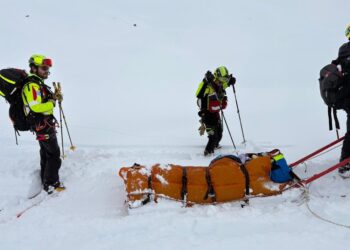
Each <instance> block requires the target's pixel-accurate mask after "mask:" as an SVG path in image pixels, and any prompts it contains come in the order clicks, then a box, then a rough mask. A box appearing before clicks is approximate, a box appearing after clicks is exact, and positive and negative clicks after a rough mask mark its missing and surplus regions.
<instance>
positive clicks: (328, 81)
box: [319, 64, 346, 130]
mask: <svg viewBox="0 0 350 250" xmlns="http://www.w3.org/2000/svg"><path fill="white" fill-rule="evenodd" d="M319 83H320V92H321V97H322V99H323V101H324V103H325V104H326V105H327V106H328V118H329V130H332V111H333V117H334V121H335V126H336V128H337V129H339V128H340V127H339V121H338V118H337V109H341V108H342V100H343V99H344V97H345V95H346V93H345V92H346V91H345V88H344V77H343V74H342V73H341V72H340V71H339V69H338V67H337V66H336V65H335V64H328V65H326V66H325V67H323V68H322V69H321V71H320V79H319Z"/></svg>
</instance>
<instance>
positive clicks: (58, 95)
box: [53, 82, 76, 159]
mask: <svg viewBox="0 0 350 250" xmlns="http://www.w3.org/2000/svg"><path fill="white" fill-rule="evenodd" d="M53 87H54V89H55V93H54V94H55V96H56V98H57V101H58V106H59V109H60V128H61V143H62V159H64V158H65V157H66V156H65V154H64V143H63V123H62V118H63V121H64V124H65V127H66V130H67V134H68V138H69V141H70V150H72V151H74V150H75V148H76V147H75V146H74V145H73V142H72V138H71V136H70V133H69V129H68V125H67V120H66V116H65V115H64V112H63V108H62V100H63V95H62V89H61V83H59V82H57V84H56V82H53Z"/></svg>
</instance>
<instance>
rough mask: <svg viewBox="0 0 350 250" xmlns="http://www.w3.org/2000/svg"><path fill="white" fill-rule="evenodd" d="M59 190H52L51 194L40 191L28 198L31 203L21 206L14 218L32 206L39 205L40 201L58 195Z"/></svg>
mask: <svg viewBox="0 0 350 250" xmlns="http://www.w3.org/2000/svg"><path fill="white" fill-rule="evenodd" d="M59 193H60V192H54V193H52V194H48V193H46V191H44V190H43V191H41V192H40V193H39V194H38V195H36V196H35V197H33V198H31V199H29V200H31V201H32V202H31V204H30V205H28V206H27V207H25V208H23V209H22V210H21V211H19V212H17V214H16V218H20V217H21V216H22V215H23V214H24V213H26V212H27V211H29V210H31V209H32V208H34V207H36V206H39V205H40V204H41V203H42V202H44V201H46V200H48V199H51V198H54V197H57V196H58V195H59Z"/></svg>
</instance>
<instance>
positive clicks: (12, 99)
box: [0, 68, 30, 131]
mask: <svg viewBox="0 0 350 250" xmlns="http://www.w3.org/2000/svg"><path fill="white" fill-rule="evenodd" d="M27 77H28V75H27V73H26V72H25V71H24V70H20V69H15V68H8V69H2V70H0V91H1V96H3V97H4V98H5V99H6V101H7V102H8V103H9V104H10V109H9V116H10V119H11V121H12V123H13V127H14V129H15V130H16V131H28V130H30V123H29V121H28V119H27V117H26V115H25V114H24V104H23V100H22V88H23V86H24V85H25V83H26V79H27Z"/></svg>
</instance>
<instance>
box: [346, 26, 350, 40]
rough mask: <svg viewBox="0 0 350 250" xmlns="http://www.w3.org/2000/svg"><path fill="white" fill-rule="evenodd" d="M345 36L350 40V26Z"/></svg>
mask: <svg viewBox="0 0 350 250" xmlns="http://www.w3.org/2000/svg"><path fill="white" fill-rule="evenodd" d="M345 36H346V37H347V38H349V39H350V24H349V25H348V27H346V30H345Z"/></svg>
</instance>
